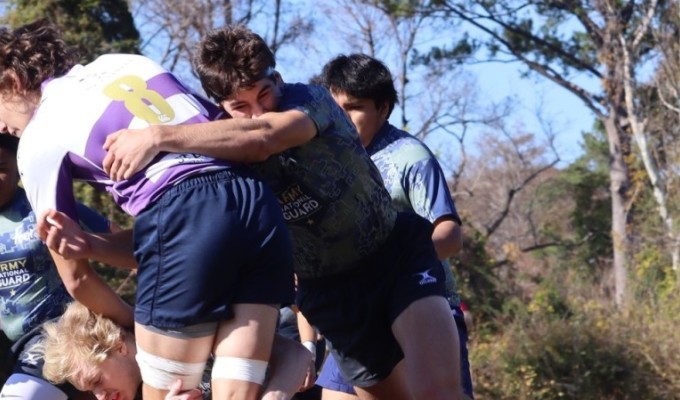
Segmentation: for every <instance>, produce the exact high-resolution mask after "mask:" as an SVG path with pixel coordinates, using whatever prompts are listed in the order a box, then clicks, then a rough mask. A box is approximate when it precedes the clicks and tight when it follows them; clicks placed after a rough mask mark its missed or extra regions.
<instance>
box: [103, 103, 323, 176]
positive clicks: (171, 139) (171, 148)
mask: <svg viewBox="0 0 680 400" xmlns="http://www.w3.org/2000/svg"><path fill="white" fill-rule="evenodd" d="M316 133H317V128H316V125H315V124H314V122H313V121H312V120H311V119H310V118H309V117H308V116H307V115H305V114H304V113H303V112H301V111H297V110H290V111H284V112H270V113H266V114H263V115H262V116H260V117H258V118H255V119H246V118H234V119H225V120H219V121H212V122H206V123H201V124H189V125H172V126H170V125H154V126H150V127H148V128H145V129H142V130H129V129H126V130H121V131H118V132H116V133H114V134H112V135H110V136H109V137H108V138H107V140H106V142H105V144H104V148H105V149H106V150H107V151H108V154H107V155H106V158H105V159H104V163H103V166H104V170H105V171H106V173H107V174H108V175H109V176H110V177H111V178H112V179H113V180H121V179H129V178H130V177H131V176H132V175H134V174H135V173H136V172H138V171H139V170H141V169H142V168H143V167H144V166H145V165H146V164H148V163H149V162H150V161H151V160H152V159H153V157H155V156H156V155H157V154H158V153H160V152H162V151H165V152H173V153H198V154H203V155H207V156H210V157H215V158H219V159H223V160H228V161H234V162H258V161H264V160H266V159H267V158H269V157H270V156H271V155H273V154H277V153H280V152H282V151H284V150H287V149H289V148H292V147H296V146H300V145H302V144H304V143H306V142H307V141H309V140H311V139H312V138H313V137H314V136H315V135H316Z"/></svg>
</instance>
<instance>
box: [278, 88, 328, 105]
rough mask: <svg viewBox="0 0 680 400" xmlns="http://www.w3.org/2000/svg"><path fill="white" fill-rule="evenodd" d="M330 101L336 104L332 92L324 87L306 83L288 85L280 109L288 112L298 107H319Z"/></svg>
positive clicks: (284, 89)
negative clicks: (312, 105) (320, 104)
mask: <svg viewBox="0 0 680 400" xmlns="http://www.w3.org/2000/svg"><path fill="white" fill-rule="evenodd" d="M329 101H330V102H333V103H335V102H334V101H333V98H332V97H331V94H330V92H329V91H328V90H327V89H326V88H324V87H321V86H315V85H306V84H304V83H286V84H284V87H283V98H282V99H281V104H280V108H281V109H282V110H286V109H292V108H295V107H297V106H302V105H311V104H315V105H318V104H319V103H326V102H329Z"/></svg>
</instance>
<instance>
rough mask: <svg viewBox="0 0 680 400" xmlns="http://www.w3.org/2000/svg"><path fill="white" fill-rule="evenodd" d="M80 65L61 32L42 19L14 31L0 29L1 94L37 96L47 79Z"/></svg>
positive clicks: (73, 50) (74, 52)
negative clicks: (30, 94)
mask: <svg viewBox="0 0 680 400" xmlns="http://www.w3.org/2000/svg"><path fill="white" fill-rule="evenodd" d="M77 62H78V55H77V53H76V51H75V49H73V48H71V47H70V46H68V45H67V44H66V42H64V39H63V38H62V34H61V30H60V29H59V28H57V26H56V25H54V24H52V23H51V22H50V21H48V20H47V19H39V20H37V21H34V22H32V23H29V24H26V25H23V26H21V27H19V28H17V29H15V30H13V31H12V30H10V29H8V28H2V29H0V93H2V94H4V95H8V94H9V95H13V94H22V95H23V94H28V93H37V92H39V91H40V85H41V84H42V83H43V82H44V81H45V80H47V79H49V78H53V77H59V76H62V75H64V74H66V73H67V72H68V71H69V70H70V69H71V67H73V66H74V65H75V64H76V63H77Z"/></svg>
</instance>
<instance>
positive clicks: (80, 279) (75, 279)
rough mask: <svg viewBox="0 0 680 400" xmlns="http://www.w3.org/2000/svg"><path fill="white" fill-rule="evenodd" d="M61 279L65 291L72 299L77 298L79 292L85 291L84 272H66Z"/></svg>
mask: <svg viewBox="0 0 680 400" xmlns="http://www.w3.org/2000/svg"><path fill="white" fill-rule="evenodd" d="M61 279H62V281H63V283H64V287H65V288H66V291H68V293H69V294H70V295H71V297H73V298H74V299H76V300H78V299H79V298H80V297H81V294H82V293H85V291H86V288H87V285H88V282H87V281H88V279H87V275H86V274H80V273H76V272H74V273H70V274H67V275H66V276H64V275H62V277H61Z"/></svg>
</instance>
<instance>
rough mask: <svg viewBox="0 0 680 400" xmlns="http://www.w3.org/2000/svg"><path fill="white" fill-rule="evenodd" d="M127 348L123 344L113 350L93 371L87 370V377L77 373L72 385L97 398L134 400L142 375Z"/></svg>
mask: <svg viewBox="0 0 680 400" xmlns="http://www.w3.org/2000/svg"><path fill="white" fill-rule="evenodd" d="M128 348H129V347H127V346H126V345H123V347H121V348H119V349H116V350H114V351H113V352H112V353H111V354H109V356H108V357H106V360H104V361H103V362H101V363H100V364H98V365H97V367H96V368H94V371H87V373H88V375H87V377H83V376H79V375H77V376H76V377H75V379H74V380H73V381H74V383H75V384H74V386H75V387H76V388H78V389H79V390H82V391H91V392H92V393H93V394H94V395H95V397H97V400H134V398H135V396H136V395H137V389H138V388H139V385H140V384H141V382H142V377H141V375H140V373H139V367H138V366H137V363H136V362H135V356H134V354H133V353H131V352H130V351H128ZM83 373H86V371H83Z"/></svg>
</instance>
